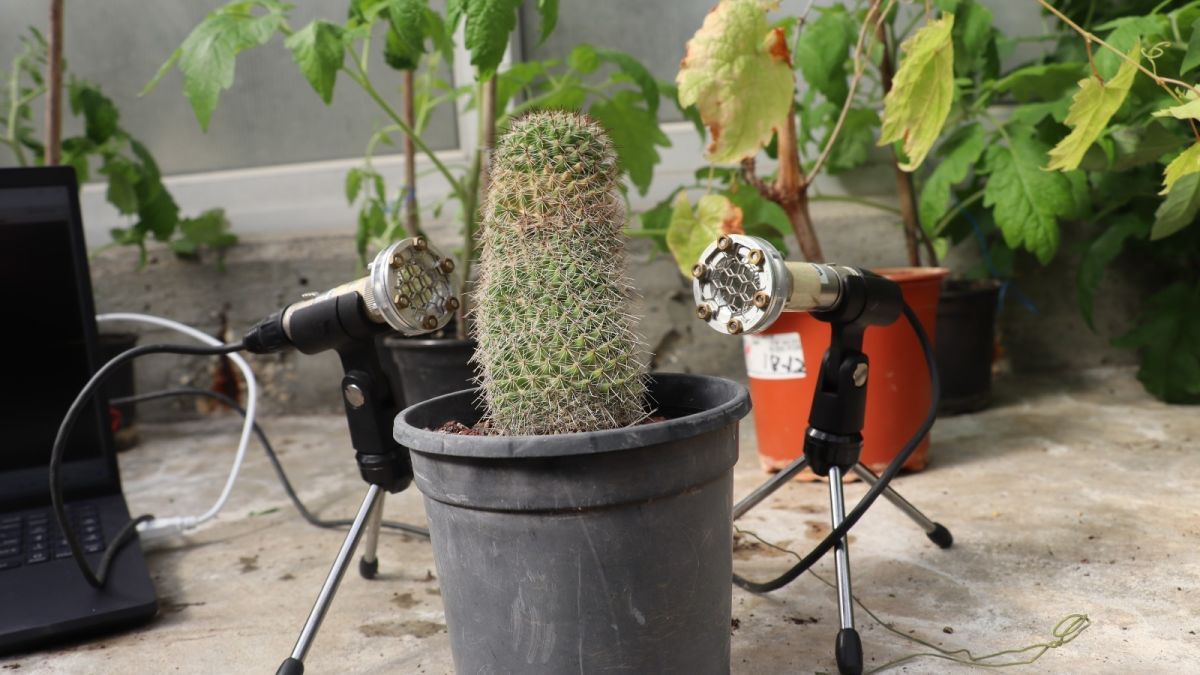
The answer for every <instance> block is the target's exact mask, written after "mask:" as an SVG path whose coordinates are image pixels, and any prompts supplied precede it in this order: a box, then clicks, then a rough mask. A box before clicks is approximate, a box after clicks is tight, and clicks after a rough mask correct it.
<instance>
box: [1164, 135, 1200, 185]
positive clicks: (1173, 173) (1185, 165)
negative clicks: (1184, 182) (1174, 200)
mask: <svg viewBox="0 0 1200 675" xmlns="http://www.w3.org/2000/svg"><path fill="white" fill-rule="evenodd" d="M1197 172H1200V143H1195V144H1193V145H1192V147H1190V148H1188V149H1187V150H1184V151H1183V152H1181V153H1179V156H1178V157H1176V158H1175V159H1173V160H1171V163H1170V164H1168V165H1167V170H1166V171H1164V172H1163V189H1162V192H1159V193H1158V194H1160V195H1165V194H1167V193H1168V192H1170V191H1171V188H1172V187H1174V186H1175V181H1177V180H1179V179H1180V178H1183V177H1184V176H1186V175H1188V174H1190V173H1197Z"/></svg>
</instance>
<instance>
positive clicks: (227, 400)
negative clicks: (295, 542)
mask: <svg viewBox="0 0 1200 675" xmlns="http://www.w3.org/2000/svg"><path fill="white" fill-rule="evenodd" d="M177 396H196V397H202V398H210V399H213V400H215V401H220V402H221V403H223V404H224V405H225V406H226V407H227V408H230V409H231V410H233V411H235V412H237V414H239V415H241V416H242V417H245V416H246V409H245V408H243V407H242V406H241V405H239V404H238V402H237V401H235V400H234V399H233V398H231V397H229V396H226V395H225V394H222V393H220V392H216V391H211V390H208V389H199V388H196V387H179V388H177V389H164V390H162V391H152V392H147V393H145V394H137V395H134V396H123V397H121V398H114V399H112V400H110V401H109V403H111V404H113V405H126V404H136V403H144V402H146V401H155V400H158V399H164V398H173V397H177ZM252 426H253V429H254V435H255V436H257V437H258V440H259V442H260V443H262V446H263V450H265V451H266V453H267V459H268V460H270V462H271V466H272V467H274V468H275V475H277V476H278V477H279V482H280V483H282V484H283V491H284V492H286V493H287V496H288V499H290V500H291V501H292V505H293V506H295V507H296V510H297V511H299V512H300V516H301V517H302V518H304V520H306V521H308V522H309V523H310V524H312V525H315V526H317V527H323V528H325V529H330V530H332V529H339V528H343V527H349V526H350V524H352V523H353V522H354V521H353V520H351V519H349V518H346V519H336V520H322V519H320V518H318V517H317V516H315V515H313V513H312V512H311V511H309V510H308V507H306V506H305V505H304V502H302V501H300V496H299V495H297V494H296V490H295V489H294V488H293V487H292V482H291V481H290V480H288V477H287V473H286V472H285V471H284V470H283V464H282V463H280V461H279V456H278V454H277V453H276V452H275V448H274V447H272V446H271V442H270V441H269V440H267V434H266V432H264V431H263V428H262V427H260V426H259V425H258V421H257V420H256V421H255V422H254V424H253V425H252ZM380 525H381V526H383V527H386V528H388V529H391V530H398V531H400V532H405V533H407V534H413V535H416V536H419V537H425V538H427V539H428V538H429V530H427V529H425V528H423V527H418V526H416V525H409V524H408V523H398V522H394V521H390V520H384V521H381V522H380Z"/></svg>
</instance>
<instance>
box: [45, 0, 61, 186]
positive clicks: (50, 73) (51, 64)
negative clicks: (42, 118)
mask: <svg viewBox="0 0 1200 675" xmlns="http://www.w3.org/2000/svg"><path fill="white" fill-rule="evenodd" d="M47 49H48V57H49V58H48V59H47V61H46V82H47V86H48V87H49V89H48V91H47V95H46V165H47V166H54V165H56V164H58V163H59V162H60V161H61V160H62V70H63V68H62V50H63V0H50V42H49V45H48V47H47Z"/></svg>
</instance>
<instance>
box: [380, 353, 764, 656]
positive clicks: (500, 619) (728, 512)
mask: <svg viewBox="0 0 1200 675" xmlns="http://www.w3.org/2000/svg"><path fill="white" fill-rule="evenodd" d="M650 400H652V401H654V402H655V405H656V406H657V409H658V414H661V415H665V416H666V417H667V418H668V419H667V420H666V421H663V422H655V423H651V424H644V425H640V426H635V427H629V428H624V429H613V430H608V431H597V432H592V433H581V434H561V435H553V436H517V437H503V436H467V435H456V434H446V433H441V432H437V431H430V429H436V428H437V427H439V426H441V425H442V424H443V423H445V422H447V421H451V420H454V421H458V422H462V423H463V424H467V425H473V424H474V423H475V422H476V421H477V420H478V419H479V417H480V415H481V413H480V411H479V410H478V408H477V407H476V405H477V402H478V394H477V392H476V391H475V390H469V391H462V392H458V393H455V394H450V395H448V396H442V397H439V398H436V399H433V400H430V401H426V402H424V403H420V404H417V405H415V406H412V407H410V408H408V409H406V410H404V411H403V412H401V413H400V415H399V416H398V417H397V418H396V424H395V438H396V441H397V442H399V443H400V444H401V445H404V446H407V447H409V448H411V449H412V462H413V472H414V474H415V482H416V485H417V487H418V488H419V489H420V490H421V492H422V493H423V494H424V497H425V510H426V512H427V513H428V516H429V531H430V537H431V538H432V540H433V552H434V562H435V564H436V565H437V570H438V575H439V576H440V577H441V584H442V601H443V602H444V604H445V609H446V622H447V624H448V628H449V631H450V645H451V649H452V651H453V656H454V665H455V670H456V671H457V672H459V673H567V672H572V673H573V672H587V673H615V672H621V673H687V674H689V675H696V674H703V673H728V672H729V633H730V631H729V622H730V616H731V614H730V609H731V607H730V605H731V602H732V600H731V598H732V595H731V590H732V586H731V585H730V576H731V574H732V569H733V560H732V541H731V538H730V531H731V526H732V494H733V465H734V464H735V463H736V462H737V456H738V431H737V423H738V420H739V419H741V418H742V417H743V416H744V415H745V414H746V413H747V412H748V411H749V410H750V397H749V394H748V393H747V391H746V388H745V387H743V386H742V385H739V384H736V383H734V382H730V381H728V380H723V379H720V378H715V377H706V376H700V375H681V374H658V375H655V376H654V377H653V380H652V382H651V386H650Z"/></svg>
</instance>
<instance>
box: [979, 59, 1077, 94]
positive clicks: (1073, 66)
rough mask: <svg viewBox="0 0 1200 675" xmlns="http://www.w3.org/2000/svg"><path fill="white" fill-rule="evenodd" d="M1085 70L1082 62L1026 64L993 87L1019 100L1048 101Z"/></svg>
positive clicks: (1073, 82)
mask: <svg viewBox="0 0 1200 675" xmlns="http://www.w3.org/2000/svg"><path fill="white" fill-rule="evenodd" d="M1085 72H1086V65H1085V64H1083V63H1048V64H1046V65H1040V66H1026V67H1024V68H1019V69H1017V70H1014V71H1013V72H1011V73H1009V74H1008V75H1007V76H1005V77H1004V78H1002V79H1000V80H997V81H996V84H995V87H996V91H998V92H1000V93H1002V94H1010V95H1011V96H1012V97H1013V98H1015V99H1017V100H1018V101H1021V102H1031V101H1049V100H1052V99H1055V98H1058V97H1059V96H1062V95H1063V94H1064V93H1066V92H1067V91H1068V90H1069V89H1070V88H1071V87H1072V86H1074V85H1075V83H1076V82H1078V81H1079V78H1080V76H1082V75H1083V74H1084V73H1085Z"/></svg>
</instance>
